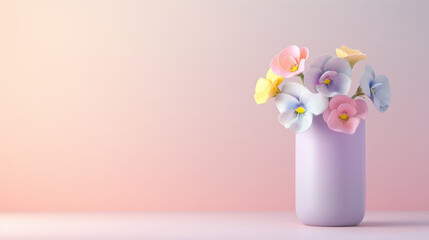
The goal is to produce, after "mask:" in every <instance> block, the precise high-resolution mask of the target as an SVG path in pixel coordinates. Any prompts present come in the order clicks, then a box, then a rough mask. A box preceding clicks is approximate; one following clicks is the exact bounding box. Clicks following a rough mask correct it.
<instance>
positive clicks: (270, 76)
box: [265, 68, 284, 85]
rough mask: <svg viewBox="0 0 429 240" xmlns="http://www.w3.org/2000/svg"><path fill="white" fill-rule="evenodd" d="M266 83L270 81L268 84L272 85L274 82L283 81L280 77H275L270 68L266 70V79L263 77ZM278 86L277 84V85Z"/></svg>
mask: <svg viewBox="0 0 429 240" xmlns="http://www.w3.org/2000/svg"><path fill="white" fill-rule="evenodd" d="M265 78H266V79H267V80H268V81H270V82H272V83H275V82H278V81H280V82H281V81H282V80H283V79H284V77H282V76H280V75H277V74H275V73H274V72H273V71H272V69H271V68H270V69H268V72H267V75H266V77H265ZM277 85H278V84H277Z"/></svg>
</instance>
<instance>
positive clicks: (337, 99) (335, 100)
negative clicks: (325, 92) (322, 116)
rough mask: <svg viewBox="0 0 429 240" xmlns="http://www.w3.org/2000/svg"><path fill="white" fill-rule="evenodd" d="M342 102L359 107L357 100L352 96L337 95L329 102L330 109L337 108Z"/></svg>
mask: <svg viewBox="0 0 429 240" xmlns="http://www.w3.org/2000/svg"><path fill="white" fill-rule="evenodd" d="M342 103H348V104H351V105H352V106H353V107H355V108H357V105H356V103H355V101H354V100H353V99H352V98H351V97H348V96H346V95H337V96H335V97H333V98H332V99H331V101H330V102H329V109H330V110H331V111H333V110H334V109H337V108H338V107H339V106H340V105H341V104H342Z"/></svg>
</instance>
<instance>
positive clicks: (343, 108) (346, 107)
mask: <svg viewBox="0 0 429 240" xmlns="http://www.w3.org/2000/svg"><path fill="white" fill-rule="evenodd" d="M337 112H338V114H343V113H345V114H346V115H347V116H348V117H349V118H350V117H354V116H355V115H356V113H357V110H356V108H355V107H353V106H352V105H351V104H349V103H342V104H341V105H340V106H338V108H337Z"/></svg>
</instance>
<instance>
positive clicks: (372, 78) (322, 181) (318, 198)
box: [254, 45, 391, 226]
mask: <svg viewBox="0 0 429 240" xmlns="http://www.w3.org/2000/svg"><path fill="white" fill-rule="evenodd" d="M308 54H309V51H308V49H307V48H305V47H303V48H299V47H297V46H295V45H292V46H289V47H287V48H285V49H284V50H282V51H281V52H280V53H279V54H278V55H276V56H274V57H273V58H272V60H271V63H270V69H269V70H268V72H267V74H266V78H260V79H259V80H258V82H257V84H256V88H255V95H254V98H255V101H256V103H258V104H262V103H265V102H267V101H268V100H269V99H270V98H275V104H276V106H277V109H278V110H279V112H280V114H279V116H278V120H279V122H280V123H281V124H282V125H283V126H284V127H285V128H289V129H291V130H292V131H293V132H295V133H297V135H296V144H295V147H296V157H295V158H296V164H295V168H296V169H295V175H296V176H295V178H296V181H295V184H296V212H297V216H298V218H299V219H300V220H301V221H302V222H303V223H305V224H307V225H317V226H349V225H356V224H359V223H360V222H361V221H362V219H363V216H364V214H365V119H366V117H367V115H368V106H367V101H366V100H368V99H370V100H371V102H372V103H373V104H374V106H375V108H376V109H377V110H378V111H380V112H385V111H386V110H387V108H388V107H389V103H390V98H391V92H390V86H389V79H388V78H387V77H386V76H385V75H376V74H375V72H374V70H373V68H372V67H371V66H369V65H367V66H366V67H365V71H364V73H363V74H362V76H361V77H360V85H359V87H358V88H357V89H356V91H355V93H354V94H353V95H352V96H347V94H348V93H349V91H350V87H351V85H352V84H351V83H352V79H351V76H352V69H353V67H354V65H355V64H356V63H357V62H359V61H361V60H364V59H366V58H367V56H366V55H365V54H363V53H362V52H360V51H359V50H355V49H350V48H348V47H346V46H342V47H341V48H337V49H336V54H337V57H332V56H330V55H323V56H320V57H318V58H316V59H315V60H314V61H313V63H312V64H311V65H310V68H309V69H308V70H307V71H306V72H305V74H304V69H305V61H306V60H307V59H308ZM294 76H298V77H299V78H300V80H301V82H302V83H298V82H292V81H290V82H286V83H285V84H284V85H283V87H282V88H281V91H280V90H279V85H280V83H281V82H282V81H283V80H284V79H285V78H292V77H294Z"/></svg>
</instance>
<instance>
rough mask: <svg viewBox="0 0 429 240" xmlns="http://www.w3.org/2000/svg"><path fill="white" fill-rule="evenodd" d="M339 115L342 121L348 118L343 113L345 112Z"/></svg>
mask: <svg viewBox="0 0 429 240" xmlns="http://www.w3.org/2000/svg"><path fill="white" fill-rule="evenodd" d="M339 117H340V119H341V120H343V121H347V119H349V116H347V114H345V113H343V114H341V115H340V116H339Z"/></svg>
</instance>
